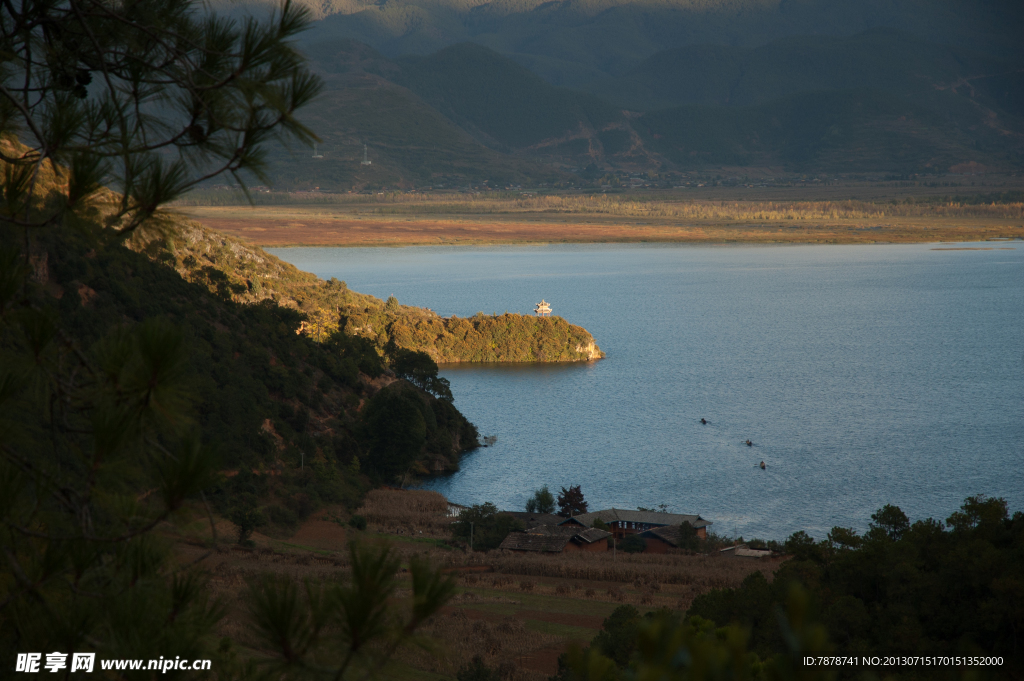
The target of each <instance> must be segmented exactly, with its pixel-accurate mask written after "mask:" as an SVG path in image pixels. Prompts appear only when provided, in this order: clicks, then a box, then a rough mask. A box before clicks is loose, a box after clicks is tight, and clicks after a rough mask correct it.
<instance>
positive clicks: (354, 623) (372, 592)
mask: <svg viewBox="0 0 1024 681" xmlns="http://www.w3.org/2000/svg"><path fill="white" fill-rule="evenodd" d="M350 557H351V564H352V579H351V582H350V583H348V584H345V585H342V584H328V585H322V584H316V583H313V582H310V581H305V582H303V583H302V584H301V585H300V584H298V583H297V582H295V581H293V580H290V579H288V578H285V577H280V576H265V577H263V578H262V579H258V580H255V581H253V582H251V583H250V585H249V598H248V603H249V615H250V621H251V623H252V626H253V631H254V632H255V634H256V637H257V639H258V640H259V643H260V646H261V648H262V649H263V651H264V652H265V657H264V658H263V659H262V660H261V665H262V666H263V667H265V668H266V669H267V671H268V672H269V673H270V674H271V675H272V677H273V678H277V679H289V678H296V679H315V678H330V679H346V678H367V677H369V676H371V675H373V674H375V673H376V672H378V671H380V670H381V669H382V668H383V667H385V665H386V664H387V663H388V661H389V660H390V659H391V657H392V656H393V655H394V653H395V652H396V651H397V650H398V648H399V647H401V646H403V645H408V644H411V643H415V642H416V636H415V634H416V629H417V628H419V627H420V626H421V625H422V624H423V623H424V622H425V621H426V620H427V619H428V618H430V617H431V616H433V615H435V614H436V613H437V612H438V611H439V610H440V609H441V608H442V607H443V606H444V604H445V603H447V602H448V601H449V600H450V599H451V597H452V596H453V595H454V594H455V582H454V580H453V579H452V578H451V577H447V576H445V575H443V574H442V573H441V572H440V571H439V570H437V569H434V568H431V567H430V566H429V565H428V564H427V563H426V562H425V561H423V560H422V559H420V558H417V557H415V556H414V557H413V558H412V559H410V561H409V568H408V569H409V574H410V576H411V577H412V596H411V599H410V600H409V601H408V602H407V603H406V604H405V608H404V611H403V610H401V609H399V608H396V607H393V605H392V600H393V599H395V598H396V581H395V573H397V572H398V571H399V567H400V564H399V560H398V558H396V557H395V556H394V555H393V554H392V552H391V551H390V550H388V549H379V548H378V549H370V548H363V547H358V546H355V545H350Z"/></svg>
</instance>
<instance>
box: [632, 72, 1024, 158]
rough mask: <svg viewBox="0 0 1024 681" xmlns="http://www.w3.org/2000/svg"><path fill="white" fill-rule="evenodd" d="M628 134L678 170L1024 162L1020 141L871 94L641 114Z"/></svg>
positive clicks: (818, 95) (804, 96)
mask: <svg viewBox="0 0 1024 681" xmlns="http://www.w3.org/2000/svg"><path fill="white" fill-rule="evenodd" d="M959 103H960V102H954V104H959ZM634 127H635V128H636V129H637V130H640V131H642V133H643V134H644V137H645V141H646V142H647V144H648V145H649V146H650V147H651V148H652V149H653V150H654V151H656V152H658V153H659V154H661V155H663V156H664V157H666V158H667V159H669V160H670V161H671V162H672V163H674V164H677V165H678V166H679V167H682V168H699V167H706V166H714V165H745V166H762V167H763V166H783V167H785V168H786V169H787V170H790V171H798V172H804V171H822V170H823V171H828V172H855V171H878V170H887V171H890V172H947V171H948V170H949V168H950V167H951V166H954V165H957V164H960V163H967V162H971V161H975V162H978V163H981V164H982V165H986V166H990V167H994V168H1003V169H1012V168H1014V167H1018V168H1019V167H1020V166H1021V165H1022V164H1024V154H1022V146H1021V143H1020V136H1019V135H1017V136H1010V135H1006V134H1004V133H1003V132H1002V131H999V130H994V129H986V130H982V131H977V130H970V129H964V128H961V127H960V126H958V124H957V120H956V118H955V117H954V116H952V115H951V114H950V113H949V111H945V112H936V111H934V110H932V109H931V108H929V107H926V106H923V105H921V104H920V103H917V102H913V101H910V100H907V99H903V98H900V97H898V96H895V95H893V94H891V93H887V92H880V91H876V90H842V91H834V92H817V93H801V94H796V95H790V96H788V97H784V98H781V99H779V100H776V101H773V102H767V103H764V104H759V105H756V106H747V107H726V106H686V107H678V108H674V109H665V110H661V111H655V112H651V113H648V114H645V115H644V116H643V117H642V118H641V119H639V120H637V121H634ZM969 127H970V126H968V128H969Z"/></svg>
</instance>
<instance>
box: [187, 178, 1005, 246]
mask: <svg viewBox="0 0 1024 681" xmlns="http://www.w3.org/2000/svg"><path fill="white" fill-rule="evenodd" d="M914 189H915V190H916V193H911V192H909V190H904V189H901V188H899V187H894V188H878V187H861V188H853V189H851V188H846V189H845V191H842V192H841V191H839V189H838V188H833V187H806V188H792V187H780V188H750V189H747V188H744V189H742V190H741V189H736V188H708V189H700V190H694V191H690V192H685V191H682V190H680V191H675V192H658V193H652V192H648V193H640V194H614V195H612V194H609V195H602V194H590V195H581V194H572V195H544V196H535V195H529V194H521V195H511V194H500V195H489V194H471V193H467V194H454V193H453V194H402V193H381V194H378V195H358V194H355V195H323V196H316V195H306V196H305V197H300V198H296V199H294V201H291V202H285V203H284V204H283V205H257V206H254V207H250V206H241V205H232V206H199V205H194V206H185V205H181V206H178V207H177V208H176V210H179V211H181V212H183V213H185V214H186V215H188V216H189V217H191V218H193V219H195V220H198V221H199V222H202V223H203V224H205V225H207V226H209V227H211V228H213V229H216V230H219V231H223V232H227V233H229V234H232V235H235V236H239V237H243V238H245V239H247V240H249V241H251V242H252V243H254V244H256V245H259V246H408V245H432V244H433V245H443V244H448V245H450V244H502V243H569V242H578V243H584V242H689V243H736V242H747V243H880V242H881V243H913V242H941V241H951V242H963V241H984V240H986V239H992V238H1024V203H1019V202H1011V203H1006V202H1003V203H983V204H980V203H972V202H970V201H967V202H961V201H955V200H944V198H943V197H944V195H943V194H939V193H937V190H933V189H931V188H920V187H917V188H914ZM972 189H985V188H984V187H981V188H972ZM990 189H998V190H1000V191H1005V190H1006V187H1005V186H1001V187H998V188H990ZM943 191H944V192H945V193H946V194H949V193H950V192H951V191H952V190H950V189H949V188H945V189H944V190H943Z"/></svg>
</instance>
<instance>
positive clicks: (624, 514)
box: [560, 508, 711, 539]
mask: <svg viewBox="0 0 1024 681" xmlns="http://www.w3.org/2000/svg"><path fill="white" fill-rule="evenodd" d="M595 520H600V521H601V522H603V523H604V524H605V525H607V526H608V529H609V530H610V531H611V533H612V535H614V536H615V538H616V539H622V538H623V537H625V536H626V535H630V534H639V533H641V532H647V531H648V530H653V529H655V528H658V527H670V526H676V527H678V526H679V525H682V524H683V522H684V521H685V522H688V523H690V525H692V526H693V528H694V529H695V530H697V536H698V537H700V538H701V539H705V538H707V536H708V530H707V528H708V526H709V525H711V521H709V520H704V519H703V518H701V517H700V516H699V515H686V514H682V513H663V512H661V511H630V510H626V509H621V508H609V509H606V510H604V511H594V512H593V513H581V514H580V515H577V516H573V517H571V518H566V519H565V520H563V521H562V522H561V523H560V524H561V525H563V526H565V525H572V526H579V527H593V526H594V521H595Z"/></svg>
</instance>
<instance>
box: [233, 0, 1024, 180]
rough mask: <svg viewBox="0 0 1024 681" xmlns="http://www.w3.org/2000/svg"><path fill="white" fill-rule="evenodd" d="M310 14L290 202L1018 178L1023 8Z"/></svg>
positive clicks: (565, 5) (789, 4) (664, 5)
mask: <svg viewBox="0 0 1024 681" xmlns="http://www.w3.org/2000/svg"><path fill="white" fill-rule="evenodd" d="M251 6H252V3H249V4H248V5H247V7H249V8H250V9H251ZM233 7H234V6H233ZM313 9H314V10H315V12H314V14H315V16H318V17H320V18H319V20H317V21H315V22H314V23H313V25H312V27H311V28H310V30H309V31H308V33H307V34H306V35H305V37H304V38H303V42H302V45H301V46H302V48H303V50H304V51H305V52H306V54H307V55H308V56H309V58H310V60H311V65H312V67H313V68H314V70H316V71H317V72H318V73H320V74H321V76H322V77H323V78H324V81H325V85H326V87H325V93H324V95H323V96H322V97H321V98H320V99H319V100H318V101H317V102H315V103H314V104H312V105H311V106H310V107H309V108H308V109H307V110H305V111H304V112H303V114H302V115H303V117H304V120H305V121H306V122H307V123H308V124H309V125H310V126H311V127H312V128H313V130H314V131H315V132H316V133H317V135H318V136H319V137H320V138H321V140H322V141H321V143H320V145H319V146H318V153H317V155H319V156H321V158H316V159H314V158H311V157H312V156H313V155H314V154H311V153H309V152H307V151H305V150H294V151H292V152H285V151H284V150H276V151H275V152H274V153H273V154H272V157H271V160H272V164H271V167H272V173H271V178H272V179H273V180H274V181H275V182H276V183H277V184H280V185H282V186H287V187H292V188H312V187H314V186H319V187H321V188H322V189H351V188H373V187H384V186H401V187H413V186H425V185H430V186H434V187H437V186H442V187H443V186H456V185H459V186H464V185H466V184H482V183H483V182H484V181H489V182H488V184H489V185H490V186H497V185H504V184H509V183H511V184H519V183H550V184H554V183H575V184H580V183H583V182H587V181H596V180H597V179H598V178H600V177H601V176H603V175H606V174H607V173H608V172H633V173H637V172H640V173H647V174H648V175H649V176H658V177H661V178H666V177H668V178H670V177H671V176H672V175H673V174H675V173H682V172H687V171H698V172H711V171H720V170H721V168H722V166H727V167H728V166H742V167H757V168H769V169H776V171H778V172H799V173H808V172H810V173H844V172H886V173H900V174H905V173H921V172H925V173H945V172H949V170H950V168H959V167H965V164H966V165H967V166H969V167H971V168H973V169H979V168H980V169H982V170H985V169H988V170H993V171H1003V172H1006V171H1009V172H1014V171H1016V170H1018V169H1020V168H1021V167H1022V166H1024V50H1022V48H1021V41H1020V40H1019V38H1018V36H1019V35H1021V34H1024V30H1022V29H1024V8H1022V7H1021V6H1020V5H1019V3H1009V2H1002V1H995V0H989V1H986V2H973V3H967V2H960V1H958V0H943V1H940V2H928V3H925V2H916V1H912V0H896V1H893V2H864V3H854V4H851V3H838V2H830V1H824V0H823V1H818V2H812V1H810V0H808V1H806V2H799V1H797V2H793V1H783V2H768V1H764V2H760V1H756V0H751V1H747V2H742V1H740V0H736V1H733V2H728V1H722V2H715V1H714V0H706V1H704V2H697V1H696V0H690V1H680V0H661V1H658V2H655V1H653V0H641V1H640V2H633V3H622V2H617V1H616V0H609V1H605V2H598V1H595V0H590V1H585V0H566V1H565V2H547V3H539V2H511V1H509V2H503V1H500V0H499V1H496V2H489V3H473V2H465V3H458V2H428V1H426V0H413V1H410V0H397V1H393V0H389V1H387V2H382V3H376V4H360V3H348V4H345V3H340V2H327V3H322V4H318V5H316V7H314V8H313ZM364 144H365V145H366V151H365V154H366V156H365V159H366V160H368V161H370V163H369V164H363V163H361V161H363V159H364V147H363V145H364Z"/></svg>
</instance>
